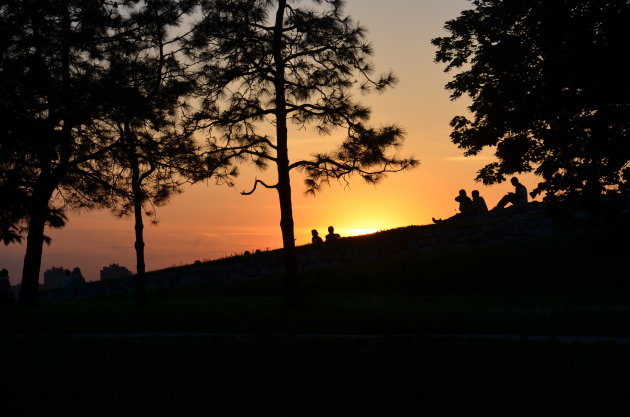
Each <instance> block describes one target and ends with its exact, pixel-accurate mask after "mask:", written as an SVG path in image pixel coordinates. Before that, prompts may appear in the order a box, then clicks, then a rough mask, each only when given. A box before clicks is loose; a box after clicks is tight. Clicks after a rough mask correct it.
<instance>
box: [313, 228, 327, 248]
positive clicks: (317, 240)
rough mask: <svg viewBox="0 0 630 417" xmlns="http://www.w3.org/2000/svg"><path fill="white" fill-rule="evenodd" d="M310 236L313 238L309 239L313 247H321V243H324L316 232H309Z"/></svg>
mask: <svg viewBox="0 0 630 417" xmlns="http://www.w3.org/2000/svg"><path fill="white" fill-rule="evenodd" d="M311 235H313V237H312V238H311V243H312V244H313V245H321V244H322V243H324V241H323V240H322V238H321V237H320V236H319V233H318V232H317V230H315V229H313V230H311Z"/></svg>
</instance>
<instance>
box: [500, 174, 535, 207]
mask: <svg viewBox="0 0 630 417" xmlns="http://www.w3.org/2000/svg"><path fill="white" fill-rule="evenodd" d="M510 182H511V183H512V185H513V186H514V192H513V193H507V194H506V195H504V196H503V198H501V200H499V203H498V204H497V206H496V207H495V208H494V209H493V210H496V209H502V208H505V206H507V205H508V204H512V205H515V206H520V205H523V204H527V188H525V186H524V185H523V184H521V183H520V182H519V181H518V178H516V177H512V178H511V179H510Z"/></svg>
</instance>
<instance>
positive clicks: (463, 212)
mask: <svg viewBox="0 0 630 417" xmlns="http://www.w3.org/2000/svg"><path fill="white" fill-rule="evenodd" d="M455 201H457V202H458V203H459V213H457V214H456V215H454V216H452V217H449V218H448V219H445V220H442V219H436V218H435V217H433V218H432V220H433V223H442V222H447V221H451V220H455V219H462V218H466V217H473V216H479V215H482V214H485V213H487V212H488V206H487V205H486V200H484V198H483V197H481V195H479V191H477V190H474V191H473V192H472V199H471V198H470V197H468V195H467V194H466V190H459V195H458V196H457V197H455Z"/></svg>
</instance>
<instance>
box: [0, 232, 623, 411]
mask: <svg viewBox="0 0 630 417" xmlns="http://www.w3.org/2000/svg"><path fill="white" fill-rule="evenodd" d="M597 247H601V245H599V244H598V242H597V241H596V240H595V241H593V239H590V238H589V239H584V236H575V235H570V236H569V235H565V236H561V237H555V238H547V239H541V240H538V241H523V242H512V243H509V244H503V245H494V246H492V245H489V246H484V247H477V248H471V249H466V250H457V251H441V252H435V253H426V254H408V255H400V256H397V257H391V258H386V259H372V260H369V261H365V262H361V263H357V264H353V265H346V266H344V267H341V268H336V269H330V270H324V271H313V272H309V273H305V274H303V275H302V290H303V293H304V299H305V305H304V306H303V307H302V308H299V309H288V308H285V307H284V306H283V304H282V300H281V293H282V280H281V279H280V277H272V278H268V279H261V280H257V281H250V282H233V283H215V284H210V285H204V286H198V287H180V288H173V289H165V290H159V291H151V292H150V293H149V300H150V302H149V304H148V305H147V306H146V307H144V308H138V307H136V306H135V305H134V300H133V296H132V295H131V294H127V295H120V296H115V297H106V298H101V299H93V300H84V301H79V302H65V303H48V304H41V305H38V306H35V307H33V308H18V307H12V308H10V309H6V310H4V311H3V312H2V313H0V326H1V328H2V331H1V333H2V334H4V335H5V336H0V352H1V356H2V358H3V359H4V362H3V363H4V364H3V366H2V375H3V377H2V378H0V380H2V382H1V383H0V392H2V393H3V394H4V395H6V397H4V398H10V399H11V400H10V401H5V405H4V406H3V407H5V410H7V412H8V414H6V415H11V416H22V415H23V416H29V417H30V416H39V415H42V416H44V415H46V416H51V415H52V416H55V415H60V416H61V415H64V416H72V415H90V416H109V415H116V416H120V415H197V414H203V415H214V416H223V415H225V416H231V415H263V416H265V415H278V416H285V415H286V416H294V415H295V416H310V415H313V416H315V415H317V416H321V415H326V416H337V415H339V416H342V415H343V416H348V415H363V416H380V415H382V416H386V415H418V414H426V415H457V414H464V413H466V414H469V413H471V412H473V413H483V414H486V415H488V414H490V415H493V414H497V415H499V414H500V415H568V414H572V415H584V416H587V415H620V416H621V415H627V409H628V406H629V405H630V384H628V380H629V377H630V346H627V345H614V344H609V343H595V344H566V343H560V342H555V341H538V342H533V341H524V340H521V341H509V340H484V339H479V338H474V337H473V338H467V339H453V338H436V337H434V336H433V335H435V334H447V333H464V334H480V333H487V334H543V335H544V334H547V335H573V336H625V337H630V326H628V323H630V276H629V272H628V268H627V255H626V253H627V252H625V248H619V247H616V248H608V249H607V250H605V251H597V250H594V248H597ZM133 332H143V333H144V332H149V333H151V332H177V333H182V332H183V333H186V332H201V333H210V334H207V335H204V336H198V337H190V336H179V337H135V336H134V337H126V338H108V337H106V338H102V337H81V336H80V334H85V333H131V334H133ZM308 334H324V335H328V336H324V337H307V335H308ZM336 334H339V335H366V334H367V335H370V334H372V335H380V336H379V337H375V338H365V337H357V338H348V337H334V335H336ZM34 398H37V399H38V400H37V401H34V400H33V399H34ZM3 415H4V413H3Z"/></svg>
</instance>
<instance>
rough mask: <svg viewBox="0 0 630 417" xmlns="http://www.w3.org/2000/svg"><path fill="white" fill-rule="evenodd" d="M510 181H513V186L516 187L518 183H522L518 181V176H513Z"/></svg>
mask: <svg viewBox="0 0 630 417" xmlns="http://www.w3.org/2000/svg"><path fill="white" fill-rule="evenodd" d="M510 182H511V183H512V185H513V186H515V187H516V185H517V184H520V183H519V182H518V178H516V177H512V178H511V179H510Z"/></svg>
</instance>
